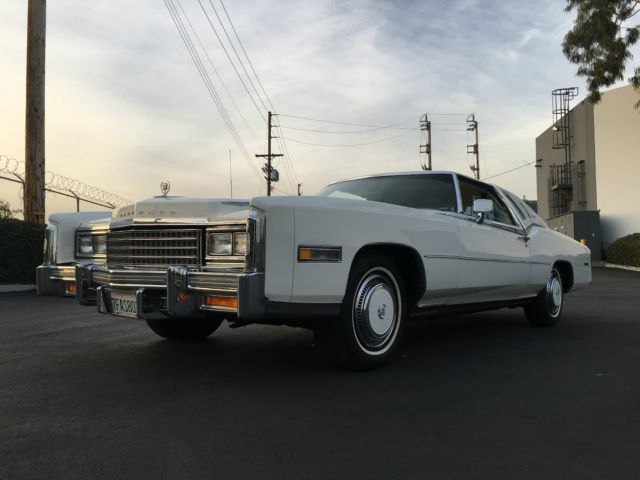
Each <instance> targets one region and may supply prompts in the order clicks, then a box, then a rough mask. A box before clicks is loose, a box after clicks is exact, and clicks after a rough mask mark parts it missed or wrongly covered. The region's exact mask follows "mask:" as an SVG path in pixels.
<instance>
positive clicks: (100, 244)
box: [76, 234, 107, 257]
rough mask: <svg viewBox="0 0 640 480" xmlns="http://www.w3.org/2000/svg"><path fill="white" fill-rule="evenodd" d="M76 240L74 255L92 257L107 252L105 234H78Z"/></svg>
mask: <svg viewBox="0 0 640 480" xmlns="http://www.w3.org/2000/svg"><path fill="white" fill-rule="evenodd" d="M77 238H78V240H77V242H76V255H78V256H81V257H92V256H95V255H105V254H106V253H107V236H106V235H104V234H103V235H78V237H77Z"/></svg>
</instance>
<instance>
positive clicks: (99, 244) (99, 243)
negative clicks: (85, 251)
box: [93, 235, 107, 254]
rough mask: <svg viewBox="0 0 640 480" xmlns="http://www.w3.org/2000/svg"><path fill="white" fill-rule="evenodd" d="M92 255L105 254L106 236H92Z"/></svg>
mask: <svg viewBox="0 0 640 480" xmlns="http://www.w3.org/2000/svg"><path fill="white" fill-rule="evenodd" d="M93 253H96V254H97V253H101V254H105V253H107V236H106V235H94V236H93Z"/></svg>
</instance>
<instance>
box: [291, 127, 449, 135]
mask: <svg viewBox="0 0 640 480" xmlns="http://www.w3.org/2000/svg"><path fill="white" fill-rule="evenodd" d="M280 128H286V129H289V130H296V131H299V132H312V133H328V134H337V135H340V134H343V133H355V134H357V133H371V132H378V131H380V130H382V129H383V128H389V127H376V128H369V129H366V130H341V131H337V130H314V129H311V128H298V127H292V126H290V125H280ZM391 128H392V127H391ZM397 129H398V130H419V128H415V127H398V128H397ZM461 131H462V130H461Z"/></svg>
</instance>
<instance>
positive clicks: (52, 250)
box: [42, 224, 58, 265]
mask: <svg viewBox="0 0 640 480" xmlns="http://www.w3.org/2000/svg"><path fill="white" fill-rule="evenodd" d="M57 243H58V227H57V226H56V225H53V224H49V225H47V228H46V230H45V244H44V248H43V250H44V252H43V256H44V259H43V262H42V264H43V265H55V264H56V260H57V255H56V252H57V248H56V247H57Z"/></svg>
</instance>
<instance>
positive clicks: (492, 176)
mask: <svg viewBox="0 0 640 480" xmlns="http://www.w3.org/2000/svg"><path fill="white" fill-rule="evenodd" d="M534 163H536V162H535V160H534V161H532V162H528V163H525V164H524V165H520V166H519V167H515V168H512V169H510V170H505V171H504V172H500V173H496V174H495V175H491V176H490V177H485V178H483V179H482V180H483V181H485V180H489V179H490V178H495V177H499V176H500V175H504V174H505V173H510V172H513V171H515V170H520V169H521V168H524V167H528V166H529V165H533V164H534Z"/></svg>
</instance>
